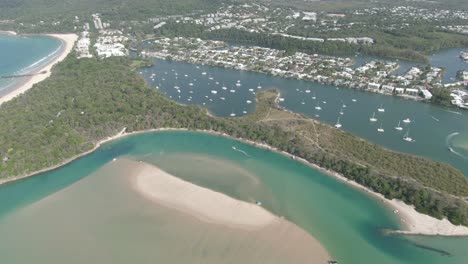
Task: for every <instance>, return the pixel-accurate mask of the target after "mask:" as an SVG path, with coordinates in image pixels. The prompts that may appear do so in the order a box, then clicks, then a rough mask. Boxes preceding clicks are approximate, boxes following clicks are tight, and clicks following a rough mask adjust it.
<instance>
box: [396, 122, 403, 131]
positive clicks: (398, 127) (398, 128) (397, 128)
mask: <svg viewBox="0 0 468 264" xmlns="http://www.w3.org/2000/svg"><path fill="white" fill-rule="evenodd" d="M395 129H396V130H399V131H402V130H403V128H402V127H401V121H398V125H397V126H396V127H395Z"/></svg>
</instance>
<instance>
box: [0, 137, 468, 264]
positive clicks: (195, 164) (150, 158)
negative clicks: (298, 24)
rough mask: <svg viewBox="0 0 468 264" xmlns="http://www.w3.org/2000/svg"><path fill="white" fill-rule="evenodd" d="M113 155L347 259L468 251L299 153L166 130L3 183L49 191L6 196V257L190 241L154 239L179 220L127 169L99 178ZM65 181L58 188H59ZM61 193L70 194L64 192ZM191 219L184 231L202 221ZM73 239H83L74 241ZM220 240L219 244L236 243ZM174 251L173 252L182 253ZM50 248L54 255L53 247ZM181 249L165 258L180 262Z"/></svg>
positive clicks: (1, 240) (1, 242) (407, 259)
mask: <svg viewBox="0 0 468 264" xmlns="http://www.w3.org/2000/svg"><path fill="white" fill-rule="evenodd" d="M233 146H235V147H236V148H237V149H240V150H242V151H244V152H246V153H247V154H248V155H249V157H247V156H246V155H244V154H243V153H241V152H239V151H236V150H234V149H233V148H232V147H233ZM114 158H115V159H116V160H117V161H118V160H119V159H122V158H130V159H133V160H135V161H138V160H141V161H143V162H145V163H148V164H153V165H156V166H158V167H160V168H161V169H163V170H165V171H167V172H169V173H171V174H173V175H177V176H180V178H181V179H184V180H186V181H189V182H192V183H195V182H196V183H197V185H199V186H202V187H205V188H209V189H212V190H214V191H219V192H222V193H225V194H226V195H229V196H231V197H234V198H235V199H240V200H243V201H246V202H251V201H252V200H257V201H260V202H262V206H263V207H264V208H265V209H267V210H269V211H270V212H273V213H274V214H275V215H278V216H283V217H284V219H286V220H289V221H291V222H293V223H294V224H296V225H297V226H299V227H301V228H302V229H303V230H305V231H307V233H309V234H311V235H312V236H314V237H315V238H317V239H318V240H319V241H320V243H321V244H322V245H324V246H325V248H326V249H327V251H329V252H330V254H331V255H332V256H333V258H334V259H337V260H338V261H340V262H342V263H343V262H350V263H365V264H367V263H369V264H370V263H376V262H378V263H385V264H387V263H388V264H390V263H391V264H394V263H417V264H419V263H425V264H426V263H434V264H438V263H450V264H451V263H453V264H455V263H457V264H458V263H461V262H463V259H465V258H466V246H468V245H467V243H468V239H466V238H440V237H420V236H408V237H406V236H398V235H386V234H385V233H384V232H382V230H384V229H393V230H394V229H398V228H399V227H400V226H399V224H398V221H397V219H396V217H395V215H394V214H393V212H391V210H389V209H388V208H387V207H386V206H385V205H384V204H382V203H381V202H380V201H378V200H376V199H374V198H370V197H369V196H368V195H366V194H365V193H363V192H360V191H356V190H355V189H354V188H352V187H349V186H347V185H345V184H343V183H341V182H339V181H337V180H335V179H333V178H331V177H329V176H327V175H324V174H322V173H320V172H318V171H316V170H314V169H311V168H310V167H308V166H306V165H304V164H301V163H299V162H297V161H294V160H292V159H290V158H287V157H284V156H282V155H280V154H277V153H273V152H270V151H267V150H264V149H259V148H255V147H253V146H250V145H247V144H243V143H241V142H238V141H235V140H232V139H228V138H224V137H220V136H215V135H210V134H206V133H198V132H189V131H165V132H154V133H143V134H138V135H133V136H129V137H125V138H122V139H120V140H117V141H115V142H109V143H107V144H104V145H103V146H102V147H101V148H99V149H98V150H97V151H96V152H94V153H92V154H90V155H87V156H85V157H83V158H81V159H78V160H76V161H74V162H72V163H70V164H69V165H67V166H65V167H61V168H59V169H57V170H54V171H51V172H47V173H43V174H41V175H38V176H35V177H31V178H28V179H25V180H23V181H19V182H15V183H13V184H9V185H5V186H2V188H0V197H3V196H1V195H2V193H5V192H6V193H7V194H8V197H15V195H16V194H18V196H20V197H21V196H24V195H25V194H29V193H33V192H39V193H42V195H38V196H36V198H34V199H32V200H31V202H29V203H27V204H25V203H20V204H17V205H16V207H15V204H14V202H15V200H11V201H10V200H8V199H5V201H7V200H8V201H10V202H9V203H8V206H7V208H10V207H12V206H13V207H14V208H10V209H9V210H8V211H7V212H6V213H3V214H2V215H0V232H1V233H2V234H3V236H1V237H0V255H1V256H2V261H5V263H13V264H16V263H26V262H34V263H40V261H39V260H44V263H63V260H64V259H67V260H70V259H72V256H73V257H75V255H77V254H80V256H81V258H80V257H78V258H77V259H78V260H77V261H79V262H81V263H82V262H83V261H88V260H89V259H93V261H92V262H94V260H95V259H97V260H98V261H100V262H101V263H106V261H109V256H118V257H115V258H113V259H112V261H111V263H119V261H120V259H121V260H122V261H124V262H125V261H126V263H128V262H129V261H133V262H135V261H136V262H140V263H145V262H144V261H146V260H147V259H145V254H144V252H146V250H148V251H147V252H152V251H155V249H154V247H155V246H158V245H161V248H165V245H166V244H167V245H175V246H178V243H186V240H183V241H182V242H181V241H178V240H177V239H175V238H174V239H173V240H171V239H166V240H164V241H163V242H161V241H159V242H158V241H153V240H154V239H155V238H157V236H148V230H150V231H151V232H159V231H157V230H158V228H157V227H158V226H167V225H169V226H170V225H171V224H172V222H173V221H172V220H171V219H170V218H166V217H162V218H158V217H159V216H160V215H161V214H158V213H157V212H156V211H154V210H149V208H154V205H153V204H152V203H151V202H148V201H147V200H145V198H144V197H142V196H141V195H136V194H135V192H134V191H131V188H129V182H128V181H127V180H126V179H125V177H123V178H121V179H120V178H119V177H114V176H115V175H118V173H122V172H125V169H119V170H117V172H116V174H114V175H111V174H108V175H105V174H104V176H102V177H94V176H95V175H99V171H100V168H105V164H108V163H112V160H113V159H114ZM236 175H239V177H237V176H236ZM79 177H81V179H80V178H79ZM252 177H253V178H252ZM66 178H71V179H77V178H78V181H76V182H75V183H73V184H67V185H63V183H62V179H66ZM256 179H257V180H258V181H257V180H256ZM56 183H57V184H58V186H57V189H55V187H54V186H53V185H54V184H56ZM88 183H89V184H88ZM80 185H82V187H80ZM60 186H62V187H60ZM44 188H45V189H51V191H49V192H47V190H45V189H44ZM62 192H63V193H65V194H67V195H66V196H64V197H60V196H59V195H60V194H61V193H62ZM69 194H73V195H69ZM54 197H56V198H54ZM57 197H58V198H57ZM67 197H68V198H67ZM136 204H138V205H139V206H135V205H136ZM3 207H5V205H1V206H0V209H2V208H3ZM147 209H148V210H147ZM161 210H163V211H160V212H167V211H168V209H164V208H162V209H161ZM164 210H165V211H164ZM0 212H1V211H0ZM172 214H180V213H179V212H172ZM184 221H187V219H185V218H184V217H182V218H180V219H179V220H177V221H176V223H182V222H183V223H186V222H184ZM186 224H187V225H186V227H184V228H185V229H184V228H182V229H181V230H179V231H180V232H188V233H190V232H193V230H195V229H196V228H193V229H191V228H189V227H193V225H190V224H189V223H186ZM69 225H71V226H72V227H73V228H71V227H70V226H69ZM174 230H175V228H174ZM160 232H163V231H160ZM163 233H164V232H163ZM273 233H274V232H273ZM75 236H76V237H77V238H80V239H81V240H78V241H81V242H80V243H79V244H77V243H76V242H73V241H74V240H72V239H71V238H73V237H75ZM121 237H125V239H120V238H121ZM209 237H211V238H214V237H215V236H214V235H210V236H209ZM188 241H190V239H189V240H188ZM68 243H72V244H73V243H75V246H65V245H67V244H68ZM128 243H132V244H131V245H129V244H128ZM158 243H159V244H158ZM161 243H163V244H161ZM414 243H416V244H417V245H418V247H416V246H415V245H414ZM68 245H71V244H68ZM206 245H208V244H206ZM216 246H218V247H216ZM219 246H220V245H215V246H214V247H213V248H217V249H219V250H221V251H223V250H227V249H226V248H219ZM210 248H211V247H210ZM25 249H28V250H26V251H25ZM116 249H120V250H116ZM165 249H166V250H165V251H167V252H168V254H169V253H170V254H174V252H175V251H171V250H170V249H168V248H165ZM428 249H431V250H428ZM432 249H437V250H432ZM45 252H46V253H45ZM47 252H53V253H54V254H53V256H52V255H51V254H49V255H47V254H48V253H47ZM87 252H93V253H92V254H91V253H87ZM206 252H208V251H206ZM439 252H448V253H450V255H451V256H450V257H447V256H443V255H440V254H439ZM173 256H174V255H171V256H168V255H165V256H160V257H158V259H160V260H162V261H164V260H168V261H171V260H172V257H173ZM46 257H47V258H46ZM86 257H87V258H89V259H84V258H86ZM166 257H167V258H166ZM140 260H141V261H140ZM66 262H67V263H68V262H69V261H66ZM79 262H78V263H79Z"/></svg>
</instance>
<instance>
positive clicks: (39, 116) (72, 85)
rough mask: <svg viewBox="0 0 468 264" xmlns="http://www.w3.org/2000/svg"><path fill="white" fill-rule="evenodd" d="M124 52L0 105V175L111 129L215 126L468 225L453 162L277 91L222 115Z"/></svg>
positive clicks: (62, 73) (44, 161)
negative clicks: (154, 83)
mask: <svg viewBox="0 0 468 264" xmlns="http://www.w3.org/2000/svg"><path fill="white" fill-rule="evenodd" d="M131 66H132V61H131V60H129V59H127V58H111V59H105V60H96V59H81V60H77V59H75V58H74V56H73V54H71V55H70V56H69V57H68V58H67V59H66V60H64V61H63V62H61V63H60V64H58V65H57V66H56V67H55V68H54V69H53V73H52V76H51V77H50V78H48V79H47V80H45V81H43V82H41V83H39V84H37V85H36V86H35V88H33V89H31V90H29V91H28V92H27V93H25V94H24V95H22V96H20V97H17V98H16V99H14V100H12V101H10V102H7V103H4V104H3V105H1V106H0V123H1V124H2V126H0V158H1V159H4V158H7V160H6V161H4V162H0V178H7V177H15V176H21V175H26V174H29V173H31V172H34V171H37V170H40V169H43V168H47V167H49V166H53V165H55V164H58V163H60V162H63V161H64V160H67V159H69V158H71V157H73V156H75V155H78V154H80V153H83V152H85V151H89V150H91V149H92V148H93V147H94V145H95V144H96V142H98V141H100V140H102V139H104V138H107V137H109V136H112V135H115V134H117V132H119V131H121V130H122V128H123V127H127V131H128V132H132V131H140V130H147V129H155V128H164V127H171V128H187V129H203V130H213V131H218V132H223V133H227V134H229V135H231V136H233V137H236V138H244V139H249V140H252V141H256V142H263V143H266V144H268V145H271V146H273V147H276V148H278V149H280V150H283V151H286V152H289V153H291V154H293V155H296V156H298V157H302V158H304V159H306V160H308V161H310V162H312V163H315V164H317V165H319V166H321V167H324V168H326V169H330V170H333V171H336V172H338V173H340V174H342V175H344V176H345V177H346V178H349V179H352V180H354V181H356V182H358V183H360V184H362V185H364V186H367V187H369V188H371V189H372V190H374V191H376V192H379V193H381V194H383V195H385V196H386V197H387V198H398V199H401V200H403V201H405V202H407V203H410V204H414V205H415V206H416V209H417V210H418V211H420V212H423V213H426V214H429V215H432V216H435V217H437V218H441V217H444V216H446V217H448V219H449V220H450V221H451V222H452V223H455V224H463V225H467V226H468V206H467V204H466V202H464V201H463V200H462V197H466V196H468V180H467V179H465V178H464V176H463V174H462V173H461V172H460V171H458V170H457V169H455V168H453V167H451V166H450V165H447V164H443V163H439V162H434V161H430V160H426V159H423V158H419V157H415V156H410V155H406V154H401V153H396V152H392V151H390V150H387V149H384V148H382V147H380V146H377V145H375V144H371V143H369V142H366V141H364V140H362V139H360V138H358V137H355V136H353V135H351V134H348V133H346V132H343V131H340V130H336V129H334V128H332V127H330V126H328V125H325V124H322V123H320V122H318V121H315V120H312V119H309V118H306V117H304V116H301V115H298V114H295V113H290V112H288V111H285V110H283V109H280V108H279V107H278V106H277V104H276V102H275V100H274V99H275V98H276V97H277V92H276V91H266V92H263V93H260V94H259V95H258V103H257V110H256V112H255V113H253V114H251V115H248V116H246V117H244V118H219V117H211V116H209V115H207V114H206V109H203V108H201V107H198V106H182V105H179V104H177V103H175V102H173V101H170V100H168V99H166V98H165V97H164V96H163V95H161V94H159V93H158V92H157V91H155V90H154V89H151V88H150V87H148V86H147V85H146V84H145V82H144V80H143V79H142V78H141V77H140V76H138V75H137V74H136V72H135V71H134V70H132V67H131Z"/></svg>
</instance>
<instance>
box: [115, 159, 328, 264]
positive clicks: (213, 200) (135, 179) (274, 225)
mask: <svg viewBox="0 0 468 264" xmlns="http://www.w3.org/2000/svg"><path fill="white" fill-rule="evenodd" d="M113 163H114V164H112V165H111V166H117V167H122V168H126V169H127V171H129V172H127V174H128V175H127V177H130V181H131V183H132V186H133V188H134V189H135V190H136V192H138V193H140V194H141V195H142V196H143V197H145V198H146V199H148V200H149V201H152V202H154V203H155V204H156V205H158V206H164V207H167V208H169V209H171V210H176V211H178V212H180V213H182V214H185V215H189V216H192V217H193V218H194V219H195V218H196V219H198V220H199V221H202V222H204V223H207V224H210V225H213V226H214V228H216V229H217V230H224V231H223V232H225V231H228V230H232V231H228V232H229V233H231V234H235V233H238V234H237V235H239V234H240V235H241V236H244V238H243V239H242V240H239V241H237V239H228V240H229V242H228V241H219V242H218V243H221V244H226V243H228V244H231V246H232V245H233V244H234V245H235V244H237V243H240V244H239V245H238V246H241V245H242V246H241V247H245V244H246V243H248V244H251V246H250V249H249V250H247V251H246V252H244V253H243V255H244V256H243V257H244V258H245V259H244V261H243V263H258V262H257V261H254V259H255V260H258V259H269V261H268V263H284V261H286V259H289V260H293V262H291V263H327V261H328V260H330V259H331V258H330V255H329V254H328V253H327V251H326V250H325V248H323V246H322V245H321V244H320V243H319V242H318V241H317V240H316V239H315V238H313V237H312V236H310V235H309V234H308V233H307V232H305V231H304V230H302V229H301V228H299V227H297V226H296V225H294V224H293V223H291V222H289V221H287V220H285V219H283V218H281V217H278V216H276V215H274V214H272V213H270V212H269V211H267V210H266V209H264V208H263V207H261V206H260V205H257V204H253V203H248V202H244V201H240V200H237V199H234V198H231V197H230V196H227V195H225V194H223V193H220V192H216V191H213V190H210V189H208V188H204V187H201V186H197V185H194V184H192V183H190V182H187V181H184V180H182V179H179V178H177V177H175V176H172V175H170V174H169V173H167V172H165V171H163V170H161V169H159V168H157V167H155V166H153V165H151V164H147V163H144V162H138V161H133V160H128V159H117V160H116V161H114V162H113ZM129 168H130V169H129ZM126 169H121V170H120V171H124V170H126ZM189 219H190V218H189ZM219 228H221V229H219ZM226 228H228V229H226ZM236 230H237V231H236ZM237 235H235V236H237ZM279 238H280V239H279ZM245 239H247V240H245ZM236 247H237V246H236ZM252 249H254V250H252ZM252 253H253V254H252Z"/></svg>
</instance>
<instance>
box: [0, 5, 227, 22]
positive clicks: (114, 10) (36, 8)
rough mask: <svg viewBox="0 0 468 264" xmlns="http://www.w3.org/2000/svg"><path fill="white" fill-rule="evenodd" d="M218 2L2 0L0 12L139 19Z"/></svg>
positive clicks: (23, 16) (36, 17)
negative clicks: (98, 14)
mask: <svg viewBox="0 0 468 264" xmlns="http://www.w3.org/2000/svg"><path fill="white" fill-rule="evenodd" d="M223 2H230V1H229V0H228V1H223ZM220 3H221V1H220V0H67V1H63V0H3V1H0V16H1V17H2V18H3V19H7V18H8V19H19V20H22V21H28V22H29V21H32V22H38V21H40V20H49V19H55V20H63V19H64V18H73V17H74V16H89V15H91V14H92V13H101V14H102V15H103V16H104V17H106V18H108V19H118V20H139V19H148V18H151V17H156V16H160V15H174V14H178V15H180V14H183V13H189V12H193V11H194V10H200V9H213V8H216V7H218V6H219V4H220Z"/></svg>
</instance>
